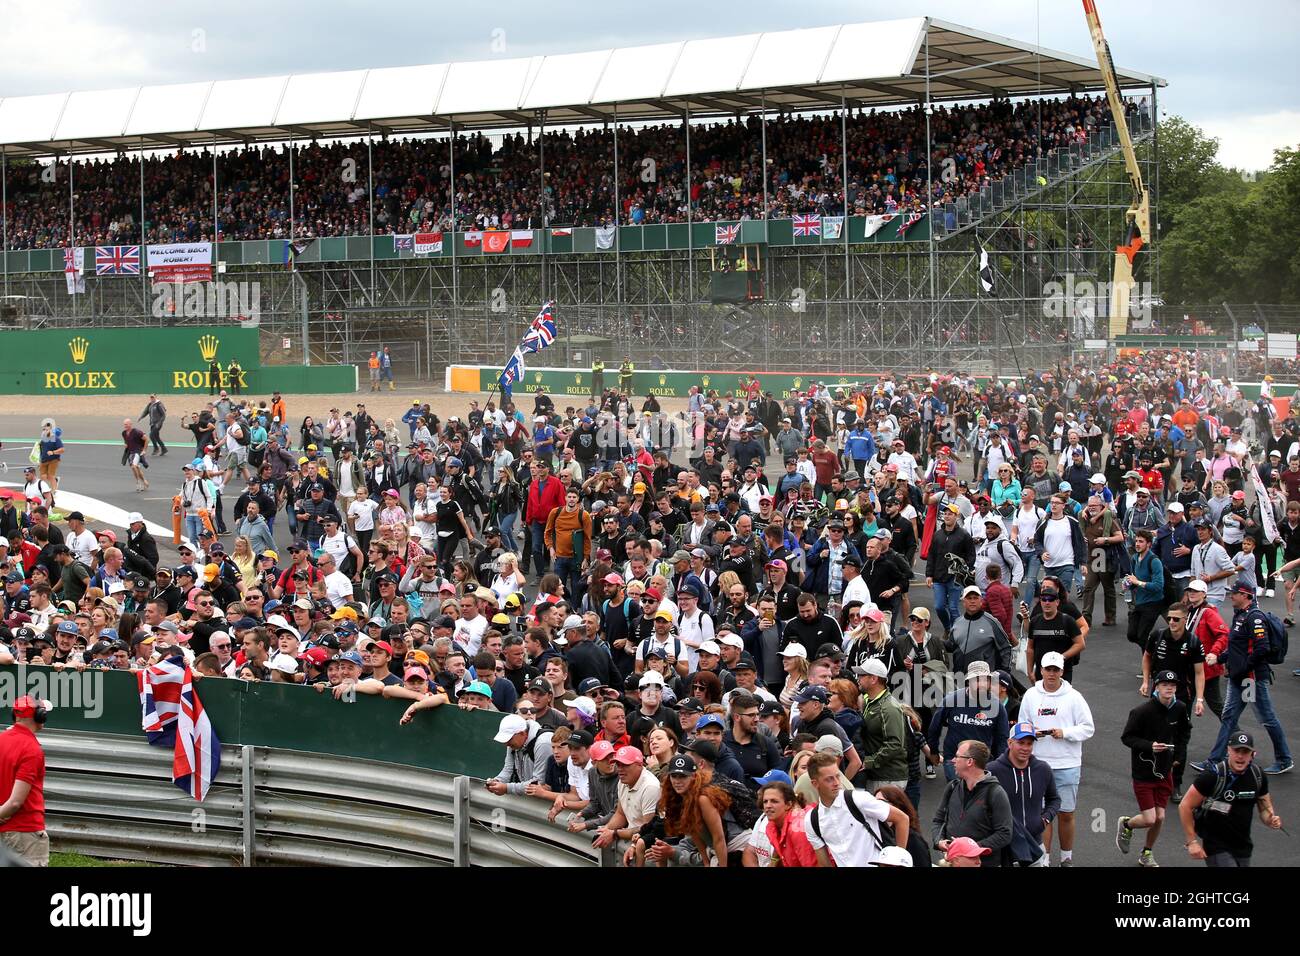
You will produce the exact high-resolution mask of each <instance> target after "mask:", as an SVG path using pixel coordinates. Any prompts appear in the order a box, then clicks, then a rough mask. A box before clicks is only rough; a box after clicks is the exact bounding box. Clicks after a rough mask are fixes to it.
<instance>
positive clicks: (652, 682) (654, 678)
mask: <svg viewBox="0 0 1300 956" xmlns="http://www.w3.org/2000/svg"><path fill="white" fill-rule="evenodd" d="M637 686H638V687H642V688H645V687H651V686H654V687H663V686H664V677H663V675H662V674H660V673H659V672H658V671H646V672H645V673H644V674H642V675H641V680H640V682H639V683H638V684H637Z"/></svg>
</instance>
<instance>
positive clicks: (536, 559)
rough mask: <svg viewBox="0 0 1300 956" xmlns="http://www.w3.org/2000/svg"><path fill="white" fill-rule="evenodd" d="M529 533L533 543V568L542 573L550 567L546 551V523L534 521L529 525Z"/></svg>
mask: <svg viewBox="0 0 1300 956" xmlns="http://www.w3.org/2000/svg"><path fill="white" fill-rule="evenodd" d="M528 534H529V536H530V538H531V543H532V548H531V550H532V552H533V570H534V571H536V572H537V573H538V574H539V575H540V574H542V573H544V572H545V571H546V569H547V568H548V567H550V561H549V560H548V555H547V553H546V525H544V524H539V523H536V522H534V523H532V524H530V525H529V526H528Z"/></svg>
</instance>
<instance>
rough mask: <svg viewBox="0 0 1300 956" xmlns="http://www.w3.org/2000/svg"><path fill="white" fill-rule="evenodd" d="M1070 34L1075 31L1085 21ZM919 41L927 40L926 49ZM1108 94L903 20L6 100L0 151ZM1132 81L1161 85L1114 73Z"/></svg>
mask: <svg viewBox="0 0 1300 956" xmlns="http://www.w3.org/2000/svg"><path fill="white" fill-rule="evenodd" d="M1080 35H1081V36H1082V35H1084V31H1083V29H1082V23H1081V24H1080ZM927 41H928V43H927ZM927 50H928V67H929V70H928V72H929V85H930V96H931V98H932V99H933V100H935V101H953V100H978V99H985V98H988V97H993V96H999V97H1003V96H1024V95H1029V94H1034V95H1055V94H1065V93H1071V92H1073V93H1083V92H1090V91H1097V90H1100V89H1102V79H1101V72H1100V70H1098V68H1097V64H1096V62H1095V60H1094V59H1093V58H1092V56H1091V54H1089V55H1088V56H1086V57H1083V56H1073V55H1071V54H1067V53H1059V52H1057V51H1055V50H1048V49H1044V48H1040V47H1036V46H1034V45H1032V44H1027V43H1021V42H1019V41H1016V40H1010V39H1007V38H1005V37H1000V36H995V35H994V34H991V33H984V32H982V31H979V30H973V29H971V28H969V27H963V26H958V25H956V24H953V23H947V22H945V21H942V20H935V19H931V18H925V17H912V18H908V19H901V20H884V21H879V22H875V23H845V24H840V25H838V26H827V27H814V28H811V29H804V30H787V31H782V32H776V33H750V34H745V35H744V36H732V37H716V38H712V39H704V40H680V41H675V42H672V43H658V44H652V45H648V46H636V47H620V48H618V49H613V50H593V51H590V52H587V53H561V54H553V55H548V56H533V57H524V58H518V59H505V58H501V59H493V60H480V61H475V62H463V63H433V64H428V65H425V66H402V67H383V68H378V69H371V70H349V71H344V72H340V73H306V74H293V75H284V76H266V77H255V78H252V79H240V80H215V81H203V82H197V83H180V84H174V85H166V86H141V87H132V88H126V89H115V90H92V91H81V92H74V93H52V94H45V95H39V96H10V97H5V98H3V99H0V151H3V152H5V153H7V154H8V155H18V156H49V155H51V154H62V153H68V152H74V153H91V152H105V151H111V152H116V151H119V150H133V149H139V148H145V149H169V148H175V147H177V146H187V145H210V144H214V143H216V144H232V143H233V144H238V143H251V142H259V141H261V142H266V141H282V140H292V139H303V138H311V137H321V138H332V137H347V136H363V135H365V134H366V133H367V132H374V133H382V132H388V133H396V134H409V133H429V132H437V131H440V130H445V129H447V127H448V125H449V123H451V122H452V121H454V122H455V124H456V127H457V129H493V128H496V129H502V128H518V127H521V126H526V125H529V124H530V123H531V124H535V123H536V122H537V119H538V116H539V113H540V111H543V110H544V111H545V117H546V123H547V124H548V125H576V124H590V123H593V122H603V121H607V120H613V119H614V118H615V117H616V116H617V119H618V120H620V121H644V120H649V121H668V120H674V121H679V120H680V119H681V118H682V117H683V116H684V115H685V113H686V111H687V110H688V109H689V110H690V114H691V116H692V117H696V116H699V117H701V118H703V117H710V116H714V117H721V116H729V115H735V114H737V113H748V112H751V111H753V110H756V109H759V108H760V107H761V106H762V105H763V103H764V102H766V105H767V108H768V109H769V110H771V109H784V110H787V111H801V110H817V109H828V108H832V107H838V106H839V105H840V96H841V94H842V95H843V96H845V97H846V98H847V100H848V102H849V104H850V106H853V107H860V106H867V107H874V106H882V107H883V106H896V105H907V104H915V103H918V102H924V100H925V93H926V74H927ZM1118 73H1119V80H1120V83H1121V84H1122V85H1123V86H1124V87H1127V88H1150V87H1151V86H1152V85H1156V86H1164V85H1165V81H1164V80H1162V79H1160V78H1159V77H1155V76H1150V75H1148V74H1145V73H1139V72H1136V71H1133V70H1124V69H1120V70H1119V71H1118Z"/></svg>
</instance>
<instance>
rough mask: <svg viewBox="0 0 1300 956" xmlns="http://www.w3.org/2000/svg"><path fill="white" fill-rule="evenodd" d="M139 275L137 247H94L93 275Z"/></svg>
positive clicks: (138, 248) (138, 250)
mask: <svg viewBox="0 0 1300 956" xmlns="http://www.w3.org/2000/svg"><path fill="white" fill-rule="evenodd" d="M139 274H140V247H139V246H96V247H95V275H97V276H126V275H130V276H138V275H139Z"/></svg>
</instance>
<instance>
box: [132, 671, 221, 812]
mask: <svg viewBox="0 0 1300 956" xmlns="http://www.w3.org/2000/svg"><path fill="white" fill-rule="evenodd" d="M137 681H138V684H139V688H140V711H141V724H142V726H143V728H144V732H145V736H146V737H148V738H149V743H151V744H154V745H155V746H159V747H168V746H170V747H172V748H173V758H172V783H174V784H176V786H178V787H180V788H181V789H182V790H184V791H185V792H186V793H188V794H189V795H190V796H192V797H193V798H194V799H195V800H200V801H201V800H202V799H203V798H204V797H206V796H207V795H208V788H209V787H211V786H212V781H213V780H214V779H215V778H216V776H217V770H218V769H219V768H220V767H221V741H220V740H218V739H217V735H216V733H215V732H214V731H213V729H212V723H211V721H209V720H208V715H207V714H206V713H205V712H204V710H203V704H202V702H200V700H199V695H198V693H197V692H196V691H195V690H194V678H193V675H192V674H191V673H190V665H189V664H188V663H186V661H185V658H184V657H183V656H182V655H181V654H180V653H179V652H178V653H177V654H176V656H175V657H169V658H168V659H167V660H164V661H159V662H158V663H157V664H154V665H152V666H150V667H146V668H145V669H144V670H142V671H140V672H139V673H138V675H137Z"/></svg>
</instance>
